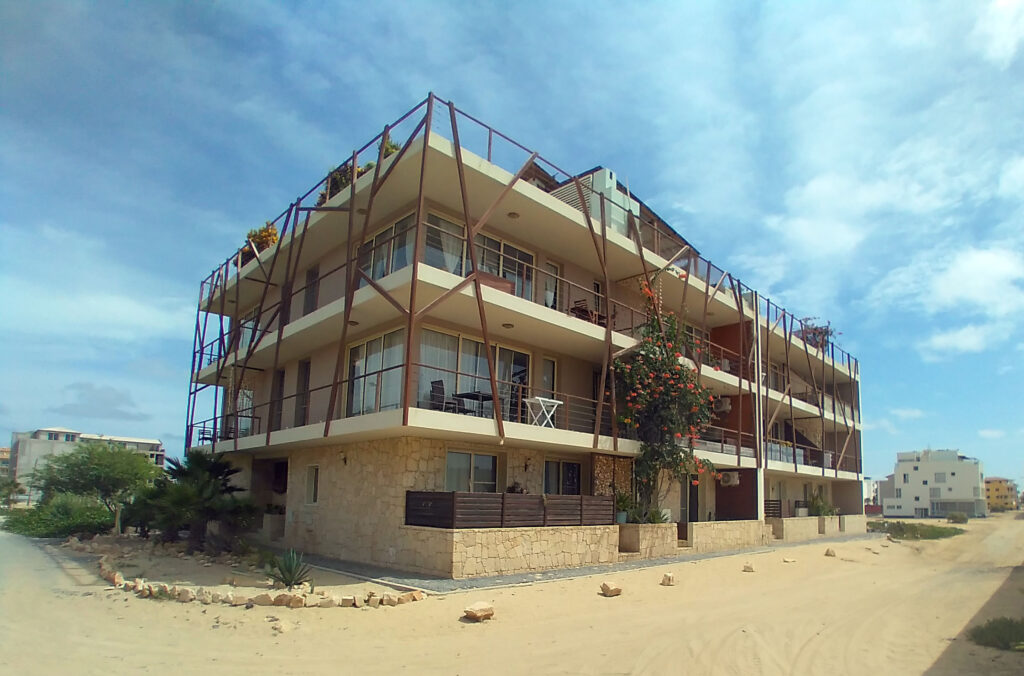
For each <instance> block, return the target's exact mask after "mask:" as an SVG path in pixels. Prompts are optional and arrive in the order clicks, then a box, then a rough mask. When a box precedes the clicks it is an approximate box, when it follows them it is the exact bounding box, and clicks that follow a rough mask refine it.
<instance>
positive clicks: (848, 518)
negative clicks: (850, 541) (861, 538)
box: [839, 514, 868, 533]
mask: <svg viewBox="0 0 1024 676" xmlns="http://www.w3.org/2000/svg"><path fill="white" fill-rule="evenodd" d="M839 530H840V531H841V532H843V533H867V532H868V518H867V517H866V516H864V515H863V514H844V515H843V516H840V517H839Z"/></svg>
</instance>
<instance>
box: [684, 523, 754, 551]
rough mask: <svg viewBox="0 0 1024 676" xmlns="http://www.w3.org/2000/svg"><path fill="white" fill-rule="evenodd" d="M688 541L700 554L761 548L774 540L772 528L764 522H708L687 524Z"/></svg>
mask: <svg viewBox="0 0 1024 676" xmlns="http://www.w3.org/2000/svg"><path fill="white" fill-rule="evenodd" d="M686 530H687V533H686V541H687V543H688V544H689V547H690V551H693V552H695V553H698V554H703V553H706V552H718V551H728V550H731V549H742V548H744V547H760V546H763V545H766V544H768V543H770V542H771V540H772V527H771V526H770V525H769V524H767V523H765V522H763V521H706V522H703V523H693V522H691V523H689V524H687V529H686Z"/></svg>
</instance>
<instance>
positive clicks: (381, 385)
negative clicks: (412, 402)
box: [346, 330, 405, 416]
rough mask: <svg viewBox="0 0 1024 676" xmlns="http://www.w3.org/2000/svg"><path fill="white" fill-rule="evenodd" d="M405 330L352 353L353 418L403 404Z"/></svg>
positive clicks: (349, 411) (350, 401)
mask: <svg viewBox="0 0 1024 676" xmlns="http://www.w3.org/2000/svg"><path fill="white" fill-rule="evenodd" d="M404 347H405V331H404V330H398V331H392V332H391V333H388V334H385V335H383V336H378V337H376V338H373V339H371V340H368V341H366V342H365V343H363V344H361V345H356V346H355V347H353V348H351V349H350V350H349V368H348V377H349V385H348V405H347V408H346V414H347V415H349V416H353V415H362V414H364V413H375V412H376V411H386V410H389V409H393V408H398V407H399V406H401V404H402V372H403V371H404V369H403V368H402V367H401V366H402V360H403V359H404V357H405V355H404V349H403V348H404Z"/></svg>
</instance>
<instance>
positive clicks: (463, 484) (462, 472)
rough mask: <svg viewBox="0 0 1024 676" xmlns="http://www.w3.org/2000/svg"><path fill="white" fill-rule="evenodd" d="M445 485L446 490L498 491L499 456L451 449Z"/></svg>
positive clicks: (446, 468)
mask: <svg viewBox="0 0 1024 676" xmlns="http://www.w3.org/2000/svg"><path fill="white" fill-rule="evenodd" d="M444 486H445V490H446V491H472V492H474V493H495V492H497V489H498V458H497V456H494V455H485V454H480V453H460V452H456V451H449V452H448V458H447V465H446V467H445V479H444Z"/></svg>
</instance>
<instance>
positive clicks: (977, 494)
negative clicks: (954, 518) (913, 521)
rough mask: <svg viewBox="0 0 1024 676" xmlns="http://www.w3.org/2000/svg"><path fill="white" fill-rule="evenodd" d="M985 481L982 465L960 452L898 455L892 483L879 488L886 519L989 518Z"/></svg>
mask: <svg viewBox="0 0 1024 676" xmlns="http://www.w3.org/2000/svg"><path fill="white" fill-rule="evenodd" d="M984 480H985V475H984V473H983V472H982V465H981V462H980V461H979V460H977V459H976V458H968V457H967V456H965V455H961V454H960V452H959V451H954V450H946V451H913V452H910V453H898V454H897V455H896V469H895V471H894V472H893V476H892V482H891V483H889V481H888V479H887V480H886V482H885V485H884V486H883V487H880V491H879V492H880V495H881V496H882V510H883V513H884V514H885V516H913V517H929V516H945V515H947V514H949V513H950V512H963V513H964V514H967V516H970V517H979V516H986V515H987V514H988V509H987V507H986V504H985V498H984V494H983V492H982V487H983V485H984ZM890 490H891V491H892V495H891V496H889V495H888V493H889V491H890Z"/></svg>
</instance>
